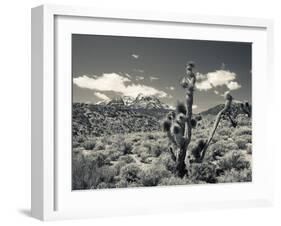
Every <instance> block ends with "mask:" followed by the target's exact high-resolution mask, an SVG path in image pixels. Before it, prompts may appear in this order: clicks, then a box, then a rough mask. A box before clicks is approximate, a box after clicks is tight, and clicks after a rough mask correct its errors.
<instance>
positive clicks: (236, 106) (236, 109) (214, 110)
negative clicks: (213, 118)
mask: <svg viewBox="0 0 281 226" xmlns="http://www.w3.org/2000/svg"><path fill="white" fill-rule="evenodd" d="M241 103H242V102H241V101H233V103H232V104H231V111H232V112H233V113H234V114H235V115H237V114H244V112H243V110H242V108H241ZM223 108H224V104H218V105H216V106H214V107H211V108H209V109H208V110H206V111H202V112H200V114H201V115H217V114H218V113H219V112H220V111H221V110H222V109H223Z"/></svg>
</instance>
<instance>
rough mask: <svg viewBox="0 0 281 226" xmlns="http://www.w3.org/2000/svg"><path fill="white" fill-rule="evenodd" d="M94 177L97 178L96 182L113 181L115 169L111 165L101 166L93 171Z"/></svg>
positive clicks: (107, 182)
mask: <svg viewBox="0 0 281 226" xmlns="http://www.w3.org/2000/svg"><path fill="white" fill-rule="evenodd" d="M94 175H95V177H96V178H97V179H98V184H100V183H101V182H104V183H106V184H110V183H114V177H115V170H114V167H111V166H102V167H101V168H97V169H96V171H95V172H94Z"/></svg>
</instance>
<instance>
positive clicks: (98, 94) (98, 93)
mask: <svg viewBox="0 0 281 226" xmlns="http://www.w3.org/2000/svg"><path fill="white" fill-rule="evenodd" d="M94 95H95V96H96V97H98V98H100V99H102V100H105V101H109V100H110V98H109V97H108V96H106V95H105V94H103V93H100V92H95V93H94Z"/></svg>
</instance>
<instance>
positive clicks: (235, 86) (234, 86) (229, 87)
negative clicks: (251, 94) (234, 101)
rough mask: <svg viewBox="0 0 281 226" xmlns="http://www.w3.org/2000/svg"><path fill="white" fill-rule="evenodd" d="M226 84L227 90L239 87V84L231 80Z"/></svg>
mask: <svg viewBox="0 0 281 226" xmlns="http://www.w3.org/2000/svg"><path fill="white" fill-rule="evenodd" d="M226 86H227V88H228V89H229V90H236V89H240V88H241V85H240V84H238V82H233V81H231V82H229V83H228V84H227V85H226Z"/></svg>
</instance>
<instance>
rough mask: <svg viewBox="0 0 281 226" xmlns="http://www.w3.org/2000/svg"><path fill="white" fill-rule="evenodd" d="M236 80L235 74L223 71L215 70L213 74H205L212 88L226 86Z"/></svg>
mask: <svg viewBox="0 0 281 226" xmlns="http://www.w3.org/2000/svg"><path fill="white" fill-rule="evenodd" d="M235 78H236V74H235V73H234V72H230V71H225V70H217V71H215V72H209V73H208V74H207V79H208V81H209V82H210V83H211V84H212V85H213V86H214V87H216V86H223V85H227V84H228V83H229V82H230V81H232V80H234V79H235Z"/></svg>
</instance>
